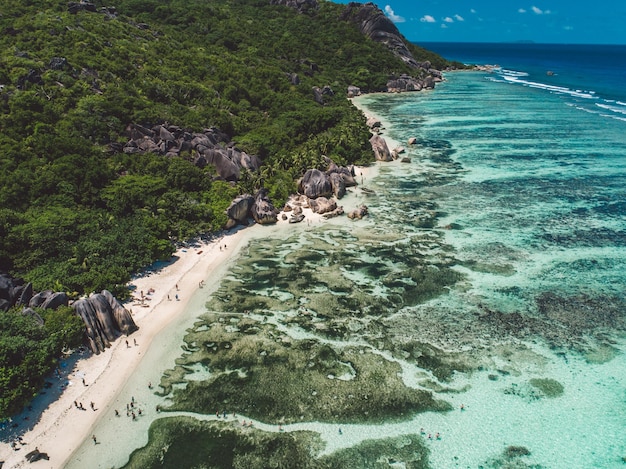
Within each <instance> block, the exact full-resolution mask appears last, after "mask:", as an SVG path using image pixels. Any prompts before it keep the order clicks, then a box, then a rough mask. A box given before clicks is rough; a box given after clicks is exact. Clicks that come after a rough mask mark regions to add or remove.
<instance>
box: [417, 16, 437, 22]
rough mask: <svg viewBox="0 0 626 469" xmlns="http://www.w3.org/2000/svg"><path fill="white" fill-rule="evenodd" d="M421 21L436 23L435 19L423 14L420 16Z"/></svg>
mask: <svg viewBox="0 0 626 469" xmlns="http://www.w3.org/2000/svg"><path fill="white" fill-rule="evenodd" d="M420 21H421V22H422V23H436V22H437V20H436V19H435V18H433V17H432V16H430V15H424V16H422V17H421V18H420Z"/></svg>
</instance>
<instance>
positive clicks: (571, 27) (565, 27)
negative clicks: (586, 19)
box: [563, 26, 574, 31]
mask: <svg viewBox="0 0 626 469" xmlns="http://www.w3.org/2000/svg"><path fill="white" fill-rule="evenodd" d="M563 29H564V30H565V31H574V26H564V27H563Z"/></svg>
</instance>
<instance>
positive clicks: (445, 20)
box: [443, 16, 454, 23]
mask: <svg viewBox="0 0 626 469" xmlns="http://www.w3.org/2000/svg"><path fill="white" fill-rule="evenodd" d="M443 21H444V22H445V23H454V20H453V19H452V18H450V17H449V16H446V17H445V18H444V19H443Z"/></svg>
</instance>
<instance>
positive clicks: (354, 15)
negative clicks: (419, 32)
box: [341, 2, 420, 69]
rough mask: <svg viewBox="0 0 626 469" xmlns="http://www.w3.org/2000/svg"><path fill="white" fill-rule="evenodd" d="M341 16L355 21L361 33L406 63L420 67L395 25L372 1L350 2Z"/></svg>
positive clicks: (346, 19)
mask: <svg viewBox="0 0 626 469" xmlns="http://www.w3.org/2000/svg"><path fill="white" fill-rule="evenodd" d="M341 18H342V19H343V20H344V21H351V22H352V23H355V24H356V25H357V26H358V27H359V28H360V30H361V32H362V33H363V34H365V35H366V36H367V37H369V38H370V39H372V40H373V41H376V42H380V43H382V44H384V45H385V46H387V48H389V50H391V51H392V52H393V53H394V54H395V55H396V56H398V57H400V58H401V59H402V61H403V62H405V63H406V64H408V65H410V66H411V67H413V68H416V69H417V68H420V64H419V62H417V60H415V57H413V54H412V53H411V51H409V49H408V47H407V45H406V43H405V42H404V39H403V37H402V35H401V34H400V31H399V30H398V28H397V27H396V25H395V24H393V22H392V21H391V20H390V19H389V18H387V17H386V16H385V13H383V11H382V10H381V9H380V8H378V7H377V6H376V5H374V4H373V3H365V4H362V3H356V2H351V3H349V4H348V5H346V9H345V11H344V13H343V15H342V17H341Z"/></svg>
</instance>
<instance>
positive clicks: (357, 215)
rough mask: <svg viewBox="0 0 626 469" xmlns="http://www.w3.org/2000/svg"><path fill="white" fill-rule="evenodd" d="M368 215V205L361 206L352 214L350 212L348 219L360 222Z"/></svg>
mask: <svg viewBox="0 0 626 469" xmlns="http://www.w3.org/2000/svg"><path fill="white" fill-rule="evenodd" d="M367 214H368V209H367V206H366V205H361V206H360V207H357V208H356V209H354V210H352V211H351V212H348V218H350V219H351V220H355V219H356V220H360V219H361V218H363V217H364V216H365V215H367Z"/></svg>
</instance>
